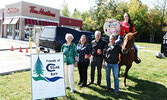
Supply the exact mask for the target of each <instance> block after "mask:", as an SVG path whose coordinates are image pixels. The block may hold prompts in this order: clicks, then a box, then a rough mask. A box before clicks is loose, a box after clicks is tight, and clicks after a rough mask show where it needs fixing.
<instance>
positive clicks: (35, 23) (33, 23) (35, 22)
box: [25, 19, 38, 25]
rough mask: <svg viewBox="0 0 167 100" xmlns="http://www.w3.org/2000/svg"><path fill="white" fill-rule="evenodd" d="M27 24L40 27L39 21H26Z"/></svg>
mask: <svg viewBox="0 0 167 100" xmlns="http://www.w3.org/2000/svg"><path fill="white" fill-rule="evenodd" d="M25 24H26V25H27V24H28V25H38V22H37V20H33V19H25Z"/></svg>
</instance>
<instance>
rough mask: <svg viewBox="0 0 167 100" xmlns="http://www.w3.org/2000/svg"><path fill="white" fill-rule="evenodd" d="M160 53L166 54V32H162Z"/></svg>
mask: <svg viewBox="0 0 167 100" xmlns="http://www.w3.org/2000/svg"><path fill="white" fill-rule="evenodd" d="M161 53H165V54H167V32H163V33H162V44H161Z"/></svg>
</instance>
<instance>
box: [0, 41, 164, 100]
mask: <svg viewBox="0 0 167 100" xmlns="http://www.w3.org/2000/svg"><path fill="white" fill-rule="evenodd" d="M136 44H137V45H140V46H142V47H146V48H143V49H139V57H140V58H141V59H142V62H141V63H140V64H135V63H133V67H132V68H131V69H130V70H129V73H128V75H129V76H128V79H127V87H124V86H123V74H124V69H125V66H122V68H121V77H120V78H119V79H120V85H119V86H120V95H119V96H115V95H114V92H113V86H114V83H113V77H112V75H111V86H112V90H111V91H110V92H106V91H105V87H106V80H105V70H104V69H102V87H98V86H96V85H94V84H93V85H91V86H88V87H83V88H80V87H79V86H77V82H78V80H79V76H78V69H77V68H75V70H74V76H75V88H76V93H69V91H70V90H69V89H67V91H66V95H67V100H106V99H107V100H113V99H114V100H115V99H120V100H121V99H124V100H127V99H139V100H142V99H146V100H148V99H154V100H167V68H166V67H167V65H166V64H167V58H165V57H164V58H162V59H159V58H156V57H155V52H148V51H144V50H154V51H160V47H161V46H160V44H153V43H136ZM96 73H97V72H96ZM30 75H31V72H30V71H26V72H17V73H14V74H13V73H11V74H9V75H5V76H0V100H31V77H30ZM95 76H97V75H95ZM96 79H97V78H95V82H96ZM89 81H90V67H89V69H88V82H89ZM58 99H59V100H61V98H60V97H59V98H58Z"/></svg>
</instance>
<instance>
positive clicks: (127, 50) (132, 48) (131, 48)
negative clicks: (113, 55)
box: [122, 46, 134, 54]
mask: <svg viewBox="0 0 167 100" xmlns="http://www.w3.org/2000/svg"><path fill="white" fill-rule="evenodd" d="M130 50H134V47H133V46H132V47H130V48H127V49H126V52H123V49H122V53H123V54H127V53H128V52H129V51H130Z"/></svg>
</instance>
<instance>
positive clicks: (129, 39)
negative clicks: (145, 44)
mask: <svg viewBox="0 0 167 100" xmlns="http://www.w3.org/2000/svg"><path fill="white" fill-rule="evenodd" d="M136 34H137V32H135V33H128V34H126V36H125V38H124V41H123V44H122V45H121V47H122V53H123V54H119V62H118V65H119V76H120V68H121V66H123V65H125V66H126V69H125V74H124V86H125V87H126V78H127V75H128V71H129V69H130V68H131V67H132V63H133V61H134V59H135V54H134V52H135V50H134V47H133V44H134V42H135V35H136Z"/></svg>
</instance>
